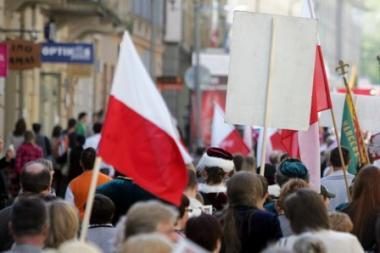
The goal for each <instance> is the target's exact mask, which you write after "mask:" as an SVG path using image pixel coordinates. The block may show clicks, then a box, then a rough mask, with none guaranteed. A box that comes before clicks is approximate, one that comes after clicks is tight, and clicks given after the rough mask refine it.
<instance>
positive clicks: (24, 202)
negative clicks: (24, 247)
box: [9, 197, 48, 248]
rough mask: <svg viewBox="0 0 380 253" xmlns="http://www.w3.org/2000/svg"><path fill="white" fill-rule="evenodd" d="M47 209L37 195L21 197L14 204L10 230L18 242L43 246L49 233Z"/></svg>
mask: <svg viewBox="0 0 380 253" xmlns="http://www.w3.org/2000/svg"><path fill="white" fill-rule="evenodd" d="M47 224H48V219H47V211H46V206H45V204H44V202H43V201H42V200H41V199H40V198H37V197H19V198H17V199H16V201H15V203H14V204H13V206H12V211H11V219H10V224H9V226H10V230H11V233H12V236H13V238H14V240H15V242H16V243H19V244H32V245H34V246H38V247H41V248H42V247H43V246H44V242H45V239H46V237H47V234H48V232H47V231H48V225H47Z"/></svg>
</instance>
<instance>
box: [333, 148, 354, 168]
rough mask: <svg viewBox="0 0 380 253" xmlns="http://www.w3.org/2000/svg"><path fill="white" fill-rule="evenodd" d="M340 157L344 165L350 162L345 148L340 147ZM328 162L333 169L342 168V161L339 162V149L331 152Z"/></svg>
mask: <svg viewBox="0 0 380 253" xmlns="http://www.w3.org/2000/svg"><path fill="white" fill-rule="evenodd" d="M342 155H343V160H344V163H345V164H346V165H348V163H349V162H350V152H349V151H348V149H347V148H345V147H342ZM329 161H330V164H331V165H332V166H333V167H343V164H342V161H341V160H340V155H339V148H334V149H333V150H331V152H330V159H329Z"/></svg>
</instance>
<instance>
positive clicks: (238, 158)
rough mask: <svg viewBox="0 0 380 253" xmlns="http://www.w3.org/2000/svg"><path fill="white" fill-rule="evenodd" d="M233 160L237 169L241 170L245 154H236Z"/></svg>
mask: <svg viewBox="0 0 380 253" xmlns="http://www.w3.org/2000/svg"><path fill="white" fill-rule="evenodd" d="M233 161H234V166H235V170H236V171H241V169H242V167H243V162H244V156H242V155H234V158H233Z"/></svg>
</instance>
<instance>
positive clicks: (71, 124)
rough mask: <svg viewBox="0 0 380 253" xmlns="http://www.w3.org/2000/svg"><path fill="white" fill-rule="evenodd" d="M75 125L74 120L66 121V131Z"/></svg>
mask: <svg viewBox="0 0 380 253" xmlns="http://www.w3.org/2000/svg"><path fill="white" fill-rule="evenodd" d="M76 124H77V120H76V119H74V118H70V119H69V121H67V129H73V128H74V127H75V126H76Z"/></svg>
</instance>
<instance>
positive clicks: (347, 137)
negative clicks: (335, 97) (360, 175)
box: [340, 92, 369, 174]
mask: <svg viewBox="0 0 380 253" xmlns="http://www.w3.org/2000/svg"><path fill="white" fill-rule="evenodd" d="M340 144H341V145H342V146H343V147H345V148H347V149H348V150H349V152H350V163H349V164H348V171H349V172H350V173H351V174H356V173H357V168H358V166H363V165H366V164H368V163H369V160H368V156H367V153H366V152H367V151H366V148H365V144H364V141H363V138H362V135H361V130H360V126H359V121H358V117H357V115H356V110H355V106H354V103H353V100H352V96H351V94H350V92H348V93H347V95H346V99H345V102H344V109H343V119H342V132H341V139H340Z"/></svg>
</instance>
